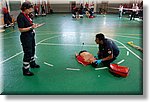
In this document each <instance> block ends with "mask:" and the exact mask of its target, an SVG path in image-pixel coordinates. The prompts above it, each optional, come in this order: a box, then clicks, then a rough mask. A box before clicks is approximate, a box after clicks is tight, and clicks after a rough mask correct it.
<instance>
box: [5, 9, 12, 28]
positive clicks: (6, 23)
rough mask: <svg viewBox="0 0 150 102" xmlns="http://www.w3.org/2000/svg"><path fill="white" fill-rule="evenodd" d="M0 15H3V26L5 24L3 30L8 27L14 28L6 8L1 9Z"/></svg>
mask: <svg viewBox="0 0 150 102" xmlns="http://www.w3.org/2000/svg"><path fill="white" fill-rule="evenodd" d="M2 13H3V15H4V24H5V28H7V27H9V26H14V24H13V22H12V18H11V16H10V14H9V11H8V9H7V8H6V7H3V8H2Z"/></svg>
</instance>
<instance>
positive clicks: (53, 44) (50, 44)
mask: <svg viewBox="0 0 150 102" xmlns="http://www.w3.org/2000/svg"><path fill="white" fill-rule="evenodd" d="M40 44H41V45H49V46H88V47H97V45H96V44H94V45H86V44H84V45H82V44H56V43H40ZM118 47H119V48H124V47H123V46H118Z"/></svg>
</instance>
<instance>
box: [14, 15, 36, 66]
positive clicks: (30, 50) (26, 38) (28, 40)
mask: <svg viewBox="0 0 150 102" xmlns="http://www.w3.org/2000/svg"><path fill="white" fill-rule="evenodd" d="M17 23H18V28H27V27H31V26H32V25H33V23H32V19H31V18H29V16H28V15H25V14H24V13H22V12H21V13H20V14H19V15H18V17H17ZM34 36H35V33H34V31H33V29H31V30H30V31H27V32H21V35H20V40H21V43H22V47H23V52H24V58H23V67H24V68H25V69H28V68H29V67H30V66H31V67H32V66H34V65H35V60H34V54H35V38H34Z"/></svg>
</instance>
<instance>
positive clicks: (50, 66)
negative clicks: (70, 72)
mask: <svg viewBox="0 0 150 102" xmlns="http://www.w3.org/2000/svg"><path fill="white" fill-rule="evenodd" d="M44 64H46V65H48V66H50V67H53V66H54V65H52V64H49V63H47V62H44Z"/></svg>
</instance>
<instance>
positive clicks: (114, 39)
mask: <svg viewBox="0 0 150 102" xmlns="http://www.w3.org/2000/svg"><path fill="white" fill-rule="evenodd" d="M110 39H112V38H110ZM112 40H114V41H116V42H118V43H120V44H121V45H122V46H124V47H125V48H126V49H127V50H128V51H129V52H131V53H132V54H133V55H134V56H136V57H137V58H138V59H140V60H141V61H143V59H142V58H141V57H139V56H138V55H137V54H136V53H134V52H133V51H132V50H130V49H129V48H128V47H127V46H125V45H124V44H123V43H121V42H120V41H118V40H115V39H112Z"/></svg>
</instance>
